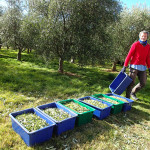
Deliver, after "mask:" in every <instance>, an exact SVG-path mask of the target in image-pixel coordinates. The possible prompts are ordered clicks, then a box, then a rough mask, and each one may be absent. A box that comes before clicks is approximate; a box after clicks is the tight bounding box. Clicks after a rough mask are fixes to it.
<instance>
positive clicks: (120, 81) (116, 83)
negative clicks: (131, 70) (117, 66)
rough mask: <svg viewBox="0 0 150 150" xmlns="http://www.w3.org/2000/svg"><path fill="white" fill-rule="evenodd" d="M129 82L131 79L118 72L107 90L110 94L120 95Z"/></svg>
mask: <svg viewBox="0 0 150 150" xmlns="http://www.w3.org/2000/svg"><path fill="white" fill-rule="evenodd" d="M131 82H132V79H131V78H130V77H129V76H128V75H127V74H126V73H122V72H120V73H119V74H118V76H117V77H116V78H115V79H114V80H113V82H112V83H111V84H110V85H109V88H110V90H111V92H112V93H115V94H118V95H121V94H122V93H123V92H124V91H125V90H126V88H127V87H128V86H129V85H130V83H131Z"/></svg>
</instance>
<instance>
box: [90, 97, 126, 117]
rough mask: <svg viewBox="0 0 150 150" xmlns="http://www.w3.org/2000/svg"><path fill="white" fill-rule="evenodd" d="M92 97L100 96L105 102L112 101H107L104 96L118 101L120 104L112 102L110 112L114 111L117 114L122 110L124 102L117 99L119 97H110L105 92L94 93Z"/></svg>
mask: <svg viewBox="0 0 150 150" xmlns="http://www.w3.org/2000/svg"><path fill="white" fill-rule="evenodd" d="M92 97H95V98H98V99H100V100H102V101H105V102H107V103H110V102H108V101H106V100H103V99H102V98H103V97H105V98H108V99H111V100H113V101H116V102H118V103H119V104H113V103H110V104H112V107H111V112H110V113H112V114H117V113H119V112H121V111H122V108H123V104H124V102H122V101H120V100H117V99H115V98H111V97H109V96H107V95H105V94H94V95H92Z"/></svg>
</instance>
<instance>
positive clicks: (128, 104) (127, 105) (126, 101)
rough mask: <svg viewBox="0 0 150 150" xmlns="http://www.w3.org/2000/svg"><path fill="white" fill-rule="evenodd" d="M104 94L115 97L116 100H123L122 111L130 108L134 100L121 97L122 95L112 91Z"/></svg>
mask: <svg viewBox="0 0 150 150" xmlns="http://www.w3.org/2000/svg"><path fill="white" fill-rule="evenodd" d="M106 95H107V96H109V97H111V98H115V99H117V100H120V101H123V102H124V105H123V108H122V111H124V112H126V111H129V110H131V107H132V104H133V102H134V101H133V100H131V99H129V98H126V97H123V96H120V95H117V94H112V93H108V94H106Z"/></svg>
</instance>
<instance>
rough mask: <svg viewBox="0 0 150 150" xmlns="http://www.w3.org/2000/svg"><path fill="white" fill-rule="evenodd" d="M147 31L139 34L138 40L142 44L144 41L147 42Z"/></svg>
mask: <svg viewBox="0 0 150 150" xmlns="http://www.w3.org/2000/svg"><path fill="white" fill-rule="evenodd" d="M148 34H149V33H148V31H145V30H144V31H141V32H140V33H139V38H140V40H141V41H143V42H145V41H146V40H147V38H148Z"/></svg>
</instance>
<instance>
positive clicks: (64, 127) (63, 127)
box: [37, 102, 77, 135]
mask: <svg viewBox="0 0 150 150" xmlns="http://www.w3.org/2000/svg"><path fill="white" fill-rule="evenodd" d="M47 108H58V109H62V110H63V111H65V112H67V113H68V114H70V115H71V117H70V118H66V119H64V120H62V121H57V120H55V119H54V118H53V117H52V116H49V115H48V114H46V113H44V112H43V110H45V109H47ZM37 109H38V110H39V111H41V112H42V113H43V114H44V115H45V116H46V117H48V118H50V119H52V120H53V121H54V122H55V123H56V126H55V127H54V133H55V134H56V135H60V134H61V133H62V132H65V131H68V130H71V129H73V128H74V126H75V120H76V117H77V114H76V113H74V112H72V111H70V110H69V109H67V108H66V107H64V106H63V105H61V104H59V103H55V102H54V103H49V104H45V105H41V106H37Z"/></svg>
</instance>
